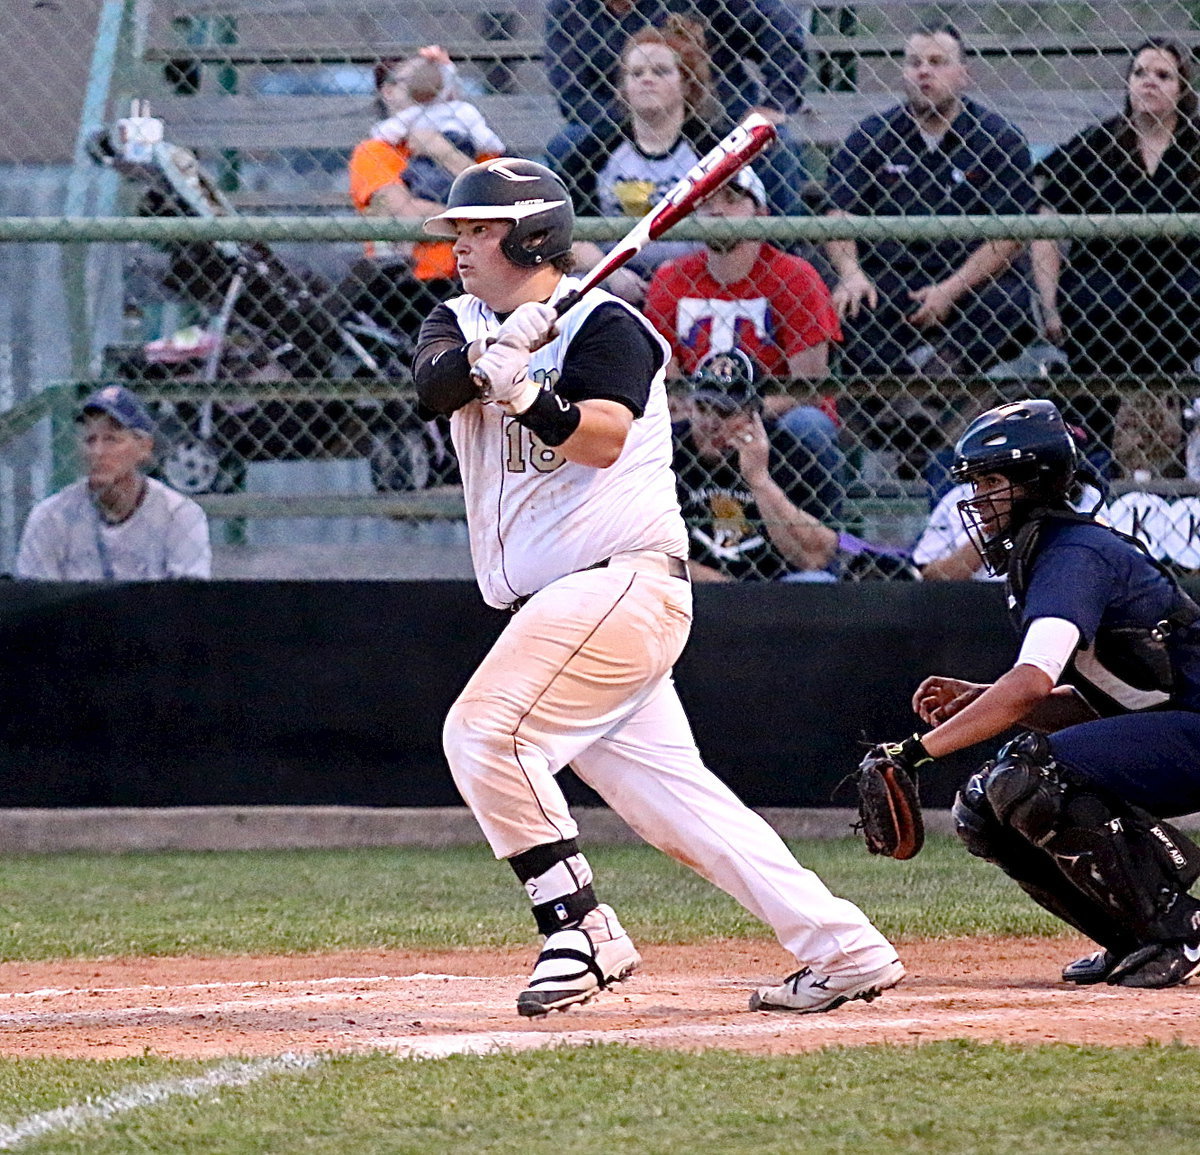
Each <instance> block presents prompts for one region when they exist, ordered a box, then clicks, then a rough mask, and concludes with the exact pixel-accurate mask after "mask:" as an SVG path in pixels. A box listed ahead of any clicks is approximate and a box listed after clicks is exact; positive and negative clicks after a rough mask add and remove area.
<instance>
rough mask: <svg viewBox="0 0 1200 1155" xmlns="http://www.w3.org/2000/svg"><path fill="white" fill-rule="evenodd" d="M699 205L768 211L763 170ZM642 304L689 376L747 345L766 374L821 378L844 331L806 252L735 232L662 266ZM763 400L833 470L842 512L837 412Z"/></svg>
mask: <svg viewBox="0 0 1200 1155" xmlns="http://www.w3.org/2000/svg"><path fill="white" fill-rule="evenodd" d="M699 213H700V214H701V215H704V216H709V217H722V218H726V219H729V220H731V221H732V220H745V219H747V218H750V217H754V216H763V215H766V213H767V208H766V196H765V194H764V191H763V185H762V182H761V180H759V178H758V176H757V174H756V173H755V172H754V171H753V169H750V168H743V169H742V170H741V171H740V172H738V174H737V176H735V177H734V179H733V180H732V181H730V183H729V184H728V185H726V186H725V188H723V189H721V190H720V191H719V192H718V193H717V194H716V195H715V196H714V197H712V199H711V200H709V201H708V203H707V204H705V205H704V206H703V207H701V208H700V209H699ZM644 312H645V314H646V317H647V318H648V319H649V320H650V322H651V324H653V325H654V327H655V328H656V329H658V331H659V332H660V333H661V334H662V335H663V336H664V337H665V338H666V339H667V341H668V342H670V345H671V350H672V365H671V367H670V369H669V375H671V376H676V377H679V376H691V375H692V374H693V373H695V371H696V369H697V367H698V366H699V365H700V363H701V362H702V361H704V359H705V358H706V357H708V356H709V355H710V354H713V353H726V352H728V351H729V350H731V349H734V348H739V349H741V350H742V351H743V352H745V353H746V354H748V355H749V356H750V358H751V359H752V361H753V362H754V365H755V368H756V370H757V372H758V373H759V374H760V375H762V376H771V377H783V378H789V377H792V378H795V377H799V378H810V379H813V380H821V379H823V378H824V377H825V376H826V375H827V374H828V372H829V346H830V343H831V342H832V341H840V340H841V338H842V334H841V329H840V328H839V326H838V319H837V312H836V310H835V309H834V307H833V301H832V298H831V296H830V293H829V290H828V288H826V286H825V283H824V282H823V281H822V280H821V277H820V275H819V274H818V273H817V270H816V269H814V268H813V266H812V265H811V264H809V263H808V261H805V260H803V259H802V258H800V257H795V256H792V255H791V254H789V253H785V252H783V251H782V250H780V249H777V248H775V247H774V246H773V245H769V244H766V243H765V242H762V241H754V240H740V239H738V237H737V236H736V235H731V236H730V237H729V238H727V239H724V238H713V239H712V240H709V241H708V242H707V243H706V244H705V247H704V248H703V249H701V250H699V251H698V252H695V253H690V254H688V255H686V256H683V257H680V258H678V259H677V260H674V261H668V262H666V263H665V264H663V265H662V266H660V267H659V269H658V270H657V271H656V272H655V274H654V278H653V280H652V281H651V282H650V288H649V289H648V290H647V293H646V301H645V306H644ZM763 400H764V408H765V409H766V411H767V413H768V414H769V415H770V416H773V417H776V418H778V419H779V421H780V424H781V426H782V427H783V428H784V429H786V430H787V431H788V432H790V433H791V434H792V436H793V437H795V438H796V439H797V440H798V441H799V442H800V444H801V445H802V446H803V447H804V448H805V449H806V450H807V452H808V454H809V455H811V458H812V461H813V466H814V469H816V470H817V472H818V473H821V474H824V475H825V478H826V481H825V483H824V484H823V485H821V486H819V487H817V488H819V489H821V490H822V491H823V492H825V493H827V494H830V495H831V496H830V497H829V499H828V500H827V502H826V504H827V507H828V508H829V510H830V512H831V513H832V514H833V515H834V516H836V513H837V509H838V507H839V506H840V496H838V494H840V491H841V490H842V488H843V486H844V473H845V467H846V463H845V458H844V456H843V454H842V452H841V450H840V449H839V448H838V444H837V424H836V422H835V421H834V420H833V418H832V417H831V416H830V414H829V413H828V412H825V411H823V410H822V409H818V408H815V407H814V406H811V405H797V404H796V402H795V400H794V399H793V398H792V397H791V396H789V395H788V394H786V393H781V394H776V395H774V396H768V397H765V398H764V399H763Z"/></svg>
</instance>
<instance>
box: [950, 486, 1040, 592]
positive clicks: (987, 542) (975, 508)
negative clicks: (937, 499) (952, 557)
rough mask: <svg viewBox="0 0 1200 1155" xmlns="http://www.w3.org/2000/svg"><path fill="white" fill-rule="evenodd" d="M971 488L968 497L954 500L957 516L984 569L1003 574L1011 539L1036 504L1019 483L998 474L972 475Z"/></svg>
mask: <svg viewBox="0 0 1200 1155" xmlns="http://www.w3.org/2000/svg"><path fill="white" fill-rule="evenodd" d="M971 488H972V491H973V492H972V494H971V496H970V497H968V498H966V499H965V500H963V501H960V502H959V503H958V516H959V517H960V518H962V523H963V528H964V529H966V531H967V537H968V538H969V539H970V541H971V544H972V545H973V546H974V547H975V548H976V549H977V550H978V551H979V556H980V557H982V558H983V563H984V565H986V566H987V568H988V572H989V573H993V574H1002V573H1005V572H1006V571H1007V569H1008V560H1009V553H1010V551H1011V549H1012V543H1013V539H1014V538H1015V537H1016V535H1017V530H1019V529H1020V528H1021V525H1022V523H1023V522H1024V520H1025V518H1026V517H1027V515H1028V513H1029V512H1030V511H1031V509H1032V507H1033V505H1035V504H1036V503H1035V502H1030V501H1029V500H1028V493H1027V491H1026V489H1025V487H1024V486H1023V485H1018V484H1017V483H1016V482H1014V481H1013V480H1012V479H1011V478H1008V477H1005V476H1004V475H1003V474H1000V473H984V474H980V476H978V477H973V478H972V479H971ZM1023 515H1024V516H1023Z"/></svg>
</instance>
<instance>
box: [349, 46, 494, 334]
mask: <svg viewBox="0 0 1200 1155" xmlns="http://www.w3.org/2000/svg"><path fill="white" fill-rule="evenodd" d="M375 89H376V92H377V94H378V101H379V108H380V111H381V112H382V113H383V114H384V119H383V120H381V121H380V122H379V123H378V124H376V125H375V127H374V129H373V130H372V133H371V136H370V137H369V138H368V139H367V140H364V141H362V142H361V143H360V144H358V145H357V146H356V148H355V149H354V152H353V154H352V155H351V157H350V197H351V199H352V200H353V202H354V207H355V208H356V209H358V211H359V212H360V213H365V214H366V215H368V216H384V217H427V216H430V215H432V214H434V213H437V212H440V211H441V209H442V208H443V207H445V199H446V194H447V192H448V191H449V189H450V183H451V181H453V179H454V178H455V177H456V176H457V175H458V174H459V173H460V172H462V171H463V170H464V169H466V168H469V167H470V166H471V165H473V164H475V163H476V161H479V160H485V159H491V158H493V157H497V156H500V155H501V153H503V151H504V146H503V144H502V143H501V141H500V138H499V137H498V136H497V135H496V134H495V133H494V132H493V131H492V130H491V129H490V128H489V127H488V125H487V122H486V121H485V120H484V118H483V116H482V114H481V113H480V112H479V110H478V109H477V108H475V107H474V106H473V105H471V104H469V103H467V102H466V101H463V100H460V99H457V95H456V92H455V88H454V71H453V65H452V64H451V62H450V58H449V56H448V55H447V54H446V53H445V51H444V50H443V49H441V48H439V47H438V46H436V45H428V46H426V47H425V48H422V49H421V50H420V51H419V52H418V53H416V54H415V55H414V56H411V57H409V58H407V59H403V60H384V61H381V62H380V63H379V64H378V65H376V67H375ZM367 255H368V258H369V260H370V264H369V265H368V266H367V267H366V268H365V269H363V270H362V271H361V272H360V280H361V282H362V284H361V286H360V288H359V290H358V294H357V297H358V300H359V301H361V307H362V308H364V309H365V310H366V311H367V312H368V313H370V314H371V315H372V316H374V317H375V318H376V319H378V320H381V321H383V322H384V323H389V322H390V323H394V324H395V325H396V326H397V327H398V328H400V329H401V331H403V332H405V333H407V334H408V335H409V336H410V337H412V338H414V339H415V337H416V334H417V331H418V330H419V328H420V325H421V321H423V320H424V318H425V315H426V314H427V313H428V312H429V310H430V309H431V308H432V307H433V306H434V305H435V304H436V303H437V302H438V301H441V300H443V299H445V297H447V296H448V295H450V292H451V290H452V289H453V288H454V277H455V269H454V257H453V254H452V253H451V251H450V245H449V244H447V243H446V242H444V241H436V242H429V241H418V242H417V243H416V244H413V245H408V244H404V245H396V244H388V243H376V244H372V245H368V247H367Z"/></svg>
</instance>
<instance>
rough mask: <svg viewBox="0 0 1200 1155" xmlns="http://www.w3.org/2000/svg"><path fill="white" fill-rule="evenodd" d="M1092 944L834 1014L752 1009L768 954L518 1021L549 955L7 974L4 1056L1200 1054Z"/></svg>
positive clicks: (705, 957) (38, 966) (942, 978)
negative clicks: (1111, 976)
mask: <svg viewBox="0 0 1200 1155" xmlns="http://www.w3.org/2000/svg"><path fill="white" fill-rule="evenodd" d="M1088 949H1089V948H1088V944H1087V943H1085V942H1084V941H1082V940H1065V939H955V940H940V941H937V942H912V943H901V957H902V958H903V959H904V962H905V965H906V966H907V968H908V971H909V977H908V978H907V979H906V980H905V981H904V982H903V983H902V984H901V985H900V986H899V987H897V988H895V989H894V990H891V991H888V992H886V993H885V994H884V995H883V996H882V997H881V998H879V999H876V1000H875V1001H873V1002H871V1003H863V1002H856V1003H849V1004H846V1005H845V1006H843V1007H840V1008H839V1009H837V1010H835V1011H832V1012H829V1013H827V1014H819V1015H789V1014H781V1013H778V1012H769V1011H758V1012H751V1011H748V1010H747V1009H746V1008H747V999H748V997H749V994H750V992H751V991H752V990H753V989H754V988H755V987H757V986H760V985H764V984H769V983H775V982H778V981H779V980H780V978H781V977H782V976H783V974H784V973H785V972H786V970H787V969H788V959H787V957H786V956H785V955H784V954H783V953H782V952H781V951H780V949H779V947H778V946H776V945H775V944H774V943H770V942H766V941H747V940H737V941H713V942H708V943H705V944H702V945H698V946H695V945H693V946H658V947H655V946H650V947H647V948H644V949H643V951H642V953H643V955H644V960H645V961H644V962H643V964H642V967H641V968H640V969H639V970H638V971H637V972H636V974H634V975H633V976H632V977H631V978H630V979H629V980H628V981H626V982H624V983H621V984H619V985H618V986H615V987H613V988H612V989H611V990H609V991H605V992H603V993H601V994H599V995H598V996H597V997H596V998H595V999H593V1000H592V1002H590V1003H588V1004H587V1005H585V1006H582V1007H576V1008H573V1009H571V1010H569V1011H566V1012H562V1013H553V1014H550V1015H548V1016H546V1017H545V1018H544V1019H538V1020H528V1019H522V1018H519V1017H518V1016H517V1014H516V1011H515V1001H516V997H517V994H518V993H519V992H520V990H521V989H522V988H523V987H524V985H525V979H526V977H527V975H528V971H529V968H530V966H531V964H532V961H533V957H534V955H535V954H536V948H535V947H533V946H531V947H530V948H528V949H527V950H499V951H486V952H485V951H453V952H449V951H447V952H421V951H353V952H342V953H338V954H328V955H311V956H276V957H257V956H256V957H245V956H234V957H221V958H207V959H198V958H133V959H113V960H100V961H91V962H87V961H71V962H61V963H58V962H47V963H29V962H23V963H16V962H10V963H3V964H0V1054H5V1055H20V1056H29V1055H45V1056H49V1055H53V1056H62V1057H77V1058H78V1057H85V1058H114V1057H120V1056H129V1055H141V1054H145V1053H147V1052H149V1053H151V1054H155V1055H160V1056H164V1057H174V1058H209V1057H214V1058H215V1057H218V1056H232V1055H276V1054H284V1053H295V1054H303V1053H316V1052H329V1051H351V1050H387V1051H393V1052H396V1053H399V1054H403V1055H409V1056H413V1057H420V1058H435V1057H440V1056H444V1055H451V1054H484V1053H490V1052H494V1051H496V1050H501V1049H505V1050H514V1051H518V1050H530V1049H537V1048H543V1047H548V1046H564V1045H572V1046H573V1045H583V1044H589V1043H623V1044H630V1045H638V1046H656V1047H671V1048H676V1049H688V1050H698V1049H703V1048H713V1047H719V1048H725V1049H736V1050H744V1051H754V1052H757V1053H762V1054H785V1053H789V1052H794V1051H802V1050H811V1049H813V1048H817V1047H824V1046H832V1045H862V1044H868V1043H891V1044H905V1043H921V1042H926V1041H929V1040H933V1039H946V1038H967V1039H976V1040H980V1041H987V1040H997V1041H1005V1042H1019V1043H1030V1044H1037V1043H1046V1042H1066V1043H1093V1044H1107V1045H1136V1044H1141V1043H1143V1042H1145V1041H1147V1040H1149V1039H1153V1040H1156V1041H1160V1042H1170V1041H1172V1040H1179V1041H1181V1042H1185V1043H1190V1044H1194V1045H1195V1044H1200V1014H1197V1010H1198V1009H1200V987H1179V988H1175V989H1173V990H1166V991H1138V990H1125V989H1122V988H1117V987H1109V986H1104V985H1101V986H1098V987H1096V986H1093V987H1083V988H1080V987H1071V986H1068V985H1066V984H1064V983H1062V982H1060V981H1059V978H1058V975H1059V971H1060V969H1061V967H1062V964H1063V963H1064V962H1066V961H1068V960H1070V959H1071V958H1073V957H1075V956H1076V955H1078V954H1082V953H1085V952H1086V951H1087V950H1088Z"/></svg>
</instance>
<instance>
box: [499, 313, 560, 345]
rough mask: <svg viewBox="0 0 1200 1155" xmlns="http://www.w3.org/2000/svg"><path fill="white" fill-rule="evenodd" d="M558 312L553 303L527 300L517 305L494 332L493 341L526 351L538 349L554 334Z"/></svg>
mask: <svg viewBox="0 0 1200 1155" xmlns="http://www.w3.org/2000/svg"><path fill="white" fill-rule="evenodd" d="M557 323H558V313H557V312H556V311H555V309H554V306H553V305H544V304H542V303H541V302H540V301H527V302H526V303H525V304H524V305H518V306H517V307H516V308H515V309H514V310H513V311H512V313H511V314H510V315H509V317H508V320H507V321H505V322H504V324H503V325H501V326H500V328H499V329H498V330H497V332H496V336H495V343H496V344H497V345H507V346H509V347H510V348H512V349H524V350H525V351H526V352H527V353H530V352H532V351H533V350H535V349H540V348H541V347H542V346H543V345H545V344H546V342H547V341H549V340H550V338H551V337H552V336H553V335H554V326H555V325H556V324H557Z"/></svg>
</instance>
